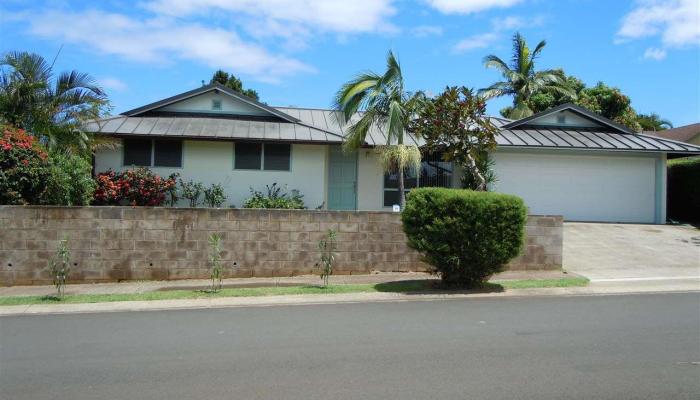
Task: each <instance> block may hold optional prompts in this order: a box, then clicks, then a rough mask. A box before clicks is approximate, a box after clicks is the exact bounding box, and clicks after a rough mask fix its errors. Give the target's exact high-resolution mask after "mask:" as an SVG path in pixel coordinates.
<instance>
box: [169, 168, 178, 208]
mask: <svg viewBox="0 0 700 400" xmlns="http://www.w3.org/2000/svg"><path fill="white" fill-rule="evenodd" d="M170 178H171V179H172V180H174V181H176V180H178V179H179V178H180V174H178V173H174V174H172V175H170ZM165 194H166V198H167V201H168V205H169V206H170V207H175V204H177V201H178V200H180V197H179V196H178V192H177V185H175V184H173V185H171V186H169V187H168V190H167V191H166V192H165Z"/></svg>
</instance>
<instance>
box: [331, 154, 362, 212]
mask: <svg viewBox="0 0 700 400" xmlns="http://www.w3.org/2000/svg"><path fill="white" fill-rule="evenodd" d="M329 151H330V154H329V157H328V209H329V210H355V209H357V152H355V151H353V152H352V153H344V152H343V149H342V148H341V147H340V146H329Z"/></svg>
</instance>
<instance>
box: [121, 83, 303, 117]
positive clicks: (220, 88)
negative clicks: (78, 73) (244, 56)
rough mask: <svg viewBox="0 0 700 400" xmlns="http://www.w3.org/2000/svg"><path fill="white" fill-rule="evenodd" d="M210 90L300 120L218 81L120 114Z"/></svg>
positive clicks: (139, 111) (137, 113)
mask: <svg viewBox="0 0 700 400" xmlns="http://www.w3.org/2000/svg"><path fill="white" fill-rule="evenodd" d="M211 91H218V92H221V93H223V94H226V95H228V96H231V97H233V98H234V99H236V100H238V101H241V102H243V103H246V104H248V105H250V106H253V107H255V108H258V109H260V110H262V111H265V112H267V113H268V114H271V115H273V116H275V117H278V118H281V119H283V120H285V121H287V122H291V123H297V122H300V121H299V120H298V119H297V118H294V117H292V116H291V115H288V114H285V113H283V112H282V111H280V110H277V109H275V108H273V107H270V106H267V105H265V104H263V103H261V102H259V101H256V100H253V99H251V98H250V97H248V96H244V95H242V94H240V93H237V92H235V91H233V90H231V89H230V88H228V87H226V86H224V85H221V84H219V83H212V84H209V85H205V86H202V87H200V88H197V89H194V90H190V91H188V92H184V93H180V94H178V95H175V96H172V97H168V98H167V99H163V100H159V101H156V102H153V103H151V104H146V105H145V106H141V107H138V108H134V109H133V110H129V111H125V112H123V113H122V115H126V116H127V117H138V116H141V115H142V114H144V113H146V112H148V111H154V110H156V109H159V108H162V107H165V106H167V105H170V104H173V103H177V102H179V101H182V100H186V99H189V98H192V97H194V96H198V95H201V94H204V93H208V92H211Z"/></svg>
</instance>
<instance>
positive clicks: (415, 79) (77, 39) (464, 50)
mask: <svg viewBox="0 0 700 400" xmlns="http://www.w3.org/2000/svg"><path fill="white" fill-rule="evenodd" d="M515 31H520V32H521V33H522V34H523V35H524V36H525V37H526V39H527V40H528V41H529V42H530V43H531V45H532V46H534V45H535V44H536V43H537V42H538V41H539V40H542V39H544V40H546V41H547V47H546V48H545V50H544V52H543V54H542V57H541V58H540V59H539V64H538V67H539V68H543V69H544V68H552V67H561V68H564V70H565V71H566V72H567V73H569V74H573V75H575V76H577V77H579V78H581V79H583V80H584V81H585V82H586V83H587V84H589V85H593V84H595V83H596V82H597V81H604V82H606V83H607V84H610V85H613V86H617V87H619V88H620V89H622V91H623V92H624V93H625V94H627V95H629V96H630V97H631V98H632V105H633V107H634V108H635V109H636V110H637V112H640V113H648V112H657V113H659V114H660V115H661V116H663V117H665V118H668V119H670V120H671V121H672V122H673V123H674V125H676V126H680V125H684V124H688V123H692V122H697V121H698V120H700V2H698V1H697V0H638V1H635V0H630V1H623V0H614V1H611V0H607V1H606V0H556V1H550V0H548V1H545V0H415V1H410V0H352V1H347V0H325V1H324V0H319V1H313V0H141V1H120V0H114V1H109V0H103V1H85V2H82V1H18V0H5V1H3V3H2V4H0V51H2V52H4V51H9V50H27V51H32V52H36V53H39V54H41V55H43V56H44V57H46V58H48V59H52V58H53V57H54V56H55V54H56V52H57V51H58V50H59V48H61V46H62V51H61V53H60V56H59V57H58V60H57V62H56V68H57V69H58V70H65V69H78V70H80V71H83V72H88V73H90V74H92V75H93V76H95V77H96V78H97V79H98V80H99V82H100V83H101V84H102V85H103V86H104V87H105V88H106V90H107V92H108V94H109V97H110V99H111V101H112V104H113V106H114V111H113V112H114V113H119V112H121V111H125V110H127V109H130V108H133V107H137V106H140V105H143V104H146V103H148V102H151V101H155V100H158V99H161V98H163V97H167V96H170V95H173V94H177V93H179V92H182V91H185V90H189V89H192V88H195V87H198V86H199V85H200V84H201V83H200V82H201V80H207V81H208V80H209V78H210V77H211V74H212V73H213V71H214V70H216V69H217V68H222V69H224V70H226V71H229V72H233V73H234V74H236V75H238V76H239V77H241V78H242V79H243V81H244V83H245V85H246V86H247V87H251V88H253V89H256V90H257V91H258V92H259V93H260V96H261V99H262V100H263V101H265V102H266V103H268V104H270V105H282V106H286V105H294V106H305V107H320V108H326V107H329V106H330V103H331V99H332V97H333V94H334V92H335V91H336V90H337V88H338V87H339V86H340V85H341V84H342V83H343V82H344V81H346V80H347V79H349V78H351V77H352V76H353V74H355V73H357V72H359V71H362V70H367V69H369V70H375V71H378V72H381V70H382V68H383V64H384V60H385V56H386V52H387V51H388V50H389V49H392V50H393V51H394V52H395V53H396V54H397V55H398V57H399V59H400V62H401V64H402V68H403V72H404V76H405V80H406V84H407V87H408V89H410V90H417V89H422V90H426V91H428V92H429V93H438V92H440V91H441V89H443V88H444V87H445V86H446V85H466V86H469V87H474V88H481V87H485V86H487V85H489V84H490V83H492V82H494V81H496V80H498V79H499V78H500V76H499V75H498V74H497V73H496V72H495V71H492V70H487V69H485V68H484V67H483V66H482V64H481V59H482V58H483V57H484V56H485V55H487V54H496V55H498V56H500V57H502V58H508V57H509V54H510V47H511V44H510V38H511V36H512V34H513V33H514V32H515ZM510 101H511V100H510V99H508V98H502V99H496V100H492V101H491V102H490V103H489V112H490V113H491V114H497V113H498V110H499V109H500V108H501V107H503V106H505V105H508V104H509V103H510Z"/></svg>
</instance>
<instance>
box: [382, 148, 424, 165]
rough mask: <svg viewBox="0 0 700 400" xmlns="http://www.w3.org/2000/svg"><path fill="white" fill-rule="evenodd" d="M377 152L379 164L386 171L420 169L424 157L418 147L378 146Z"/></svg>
mask: <svg viewBox="0 0 700 400" xmlns="http://www.w3.org/2000/svg"><path fill="white" fill-rule="evenodd" d="M375 152H376V154H377V159H378V160H379V164H380V165H381V166H382V168H383V169H384V170H385V171H392V170H399V171H405V170H407V169H411V168H412V169H415V170H419V169H420V165H421V158H422V156H421V153H420V149H419V148H418V147H417V146H414V145H407V144H399V145H387V146H377V147H376V148H375Z"/></svg>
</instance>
